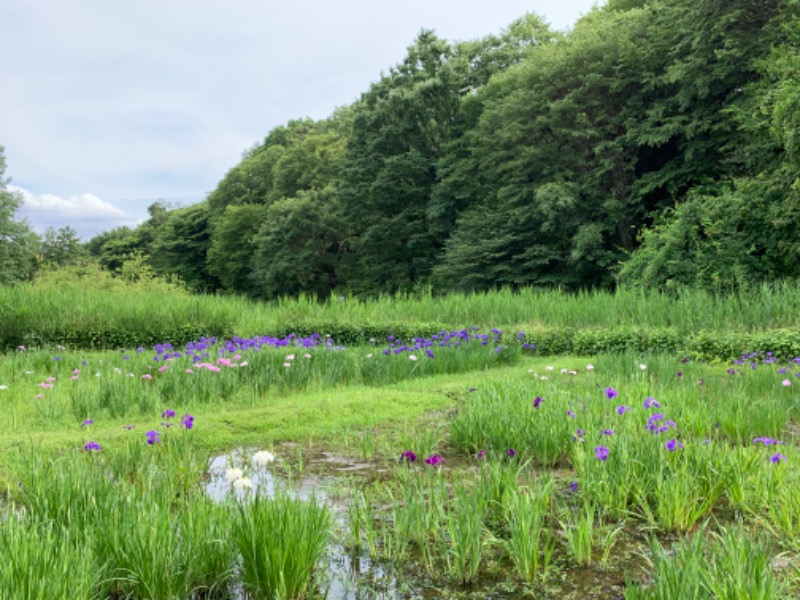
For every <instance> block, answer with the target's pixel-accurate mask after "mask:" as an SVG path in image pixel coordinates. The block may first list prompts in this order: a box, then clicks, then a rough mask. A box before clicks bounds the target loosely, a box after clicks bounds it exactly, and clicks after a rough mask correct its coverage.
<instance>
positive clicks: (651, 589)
mask: <svg viewBox="0 0 800 600" xmlns="http://www.w3.org/2000/svg"><path fill="white" fill-rule="evenodd" d="M648 560H649V561H650V563H651V565H652V571H653V574H652V577H653V579H652V582H650V583H649V584H647V585H642V584H637V583H635V582H631V581H629V583H628V586H627V587H626V590H625V598H626V600H640V599H641V600H644V599H647V600H668V599H669V600H671V599H674V598H720V599H725V600H737V599H742V598H747V599H748V600H768V599H774V598H786V597H787V596H786V595H785V590H784V588H783V585H782V584H781V583H780V582H779V581H778V580H777V579H776V577H775V575H774V574H773V572H772V567H771V564H770V547H769V543H767V542H765V541H764V540H763V538H761V536H758V535H754V534H753V532H751V531H746V530H745V529H743V528H742V527H741V526H733V527H725V526H723V527H720V528H719V530H718V531H715V532H711V533H708V534H706V533H705V531H703V530H701V531H699V532H697V533H695V534H694V535H692V536H691V537H689V538H686V539H683V540H682V541H681V542H679V543H678V544H677V545H676V546H675V547H674V548H673V549H672V550H671V551H669V552H668V551H667V550H666V549H665V548H664V547H663V546H662V545H661V544H659V543H658V542H657V541H655V540H651V542H650V552H649V554H648Z"/></svg>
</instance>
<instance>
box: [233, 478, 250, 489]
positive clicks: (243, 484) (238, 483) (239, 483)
mask: <svg viewBox="0 0 800 600" xmlns="http://www.w3.org/2000/svg"><path fill="white" fill-rule="evenodd" d="M233 487H234V488H235V489H237V490H239V491H240V492H241V491H244V490H252V489H253V481H252V480H251V479H250V478H248V477H239V478H238V479H236V480H235V481H234V482H233Z"/></svg>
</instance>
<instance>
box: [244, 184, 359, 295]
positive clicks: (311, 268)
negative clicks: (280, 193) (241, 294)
mask: <svg viewBox="0 0 800 600" xmlns="http://www.w3.org/2000/svg"><path fill="white" fill-rule="evenodd" d="M338 208H339V207H338V203H337V201H336V197H335V195H334V193H333V190H332V189H331V188H325V189H323V190H320V191H311V192H300V193H299V194H298V195H297V196H296V197H292V198H286V199H284V200H279V201H277V202H275V203H273V204H272V205H271V206H269V208H267V209H266V211H265V212H264V213H263V217H262V221H261V226H260V228H259V229H258V232H257V233H256V234H255V235H254V236H253V238H252V244H253V251H254V255H253V259H252V263H251V264H252V274H251V276H250V279H251V281H252V283H253V285H254V287H255V288H256V290H257V295H258V296H260V297H263V298H266V299H275V298H279V297H282V296H296V295H298V294H301V293H307V294H310V295H312V296H317V297H319V298H325V297H327V296H329V295H330V293H331V291H332V290H333V289H334V288H335V287H336V285H337V283H338V266H339V262H340V260H341V258H340V257H341V253H342V247H343V244H344V242H343V240H342V237H341V232H342V230H343V229H344V224H343V222H342V217H341V215H340V213H339V210H338Z"/></svg>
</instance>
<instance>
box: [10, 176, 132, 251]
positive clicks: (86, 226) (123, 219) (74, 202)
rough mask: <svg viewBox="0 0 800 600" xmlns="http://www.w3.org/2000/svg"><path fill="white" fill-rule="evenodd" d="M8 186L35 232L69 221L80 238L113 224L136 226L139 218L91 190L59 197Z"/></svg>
mask: <svg viewBox="0 0 800 600" xmlns="http://www.w3.org/2000/svg"><path fill="white" fill-rule="evenodd" d="M8 189H9V190H11V191H12V192H15V193H17V194H19V195H20V196H21V197H22V200H23V204H22V206H21V208H20V210H19V216H20V217H23V218H26V219H27V220H28V222H29V223H30V224H31V226H32V227H33V228H34V230H35V231H36V232H37V233H40V234H41V233H44V230H45V229H47V228H48V227H55V228H56V229H59V228H61V227H65V226H67V225H69V226H70V227H72V228H73V229H74V230H75V231H77V232H78V235H80V236H81V237H82V238H83V239H84V240H88V239H89V238H91V237H92V236H94V235H96V234H98V233H100V232H101V231H108V230H109V229H113V228H115V227H120V226H123V225H125V226H128V227H136V226H137V225H138V224H139V223H140V222H141V219H140V218H138V217H137V216H136V215H132V214H130V213H127V212H125V211H124V210H122V209H120V208H118V207H116V206H114V205H113V204H111V203H110V202H107V201H106V200H103V199H102V198H98V197H97V196H95V195H94V194H91V193H84V194H78V195H76V196H70V197H68V198H63V197H61V196H57V195H55V194H38V195H37V194H32V193H31V192H29V191H28V190H26V189H24V188H21V187H17V186H13V185H9V186H8Z"/></svg>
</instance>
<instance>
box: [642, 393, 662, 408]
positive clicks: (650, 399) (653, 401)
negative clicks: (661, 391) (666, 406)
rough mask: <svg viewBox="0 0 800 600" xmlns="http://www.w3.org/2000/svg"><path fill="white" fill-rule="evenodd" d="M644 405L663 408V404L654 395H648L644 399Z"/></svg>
mask: <svg viewBox="0 0 800 600" xmlns="http://www.w3.org/2000/svg"><path fill="white" fill-rule="evenodd" d="M644 407H645V408H661V404H660V403H659V402H658V400H656V399H655V398H653V397H652V396H648V397H647V398H645V399H644Z"/></svg>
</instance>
